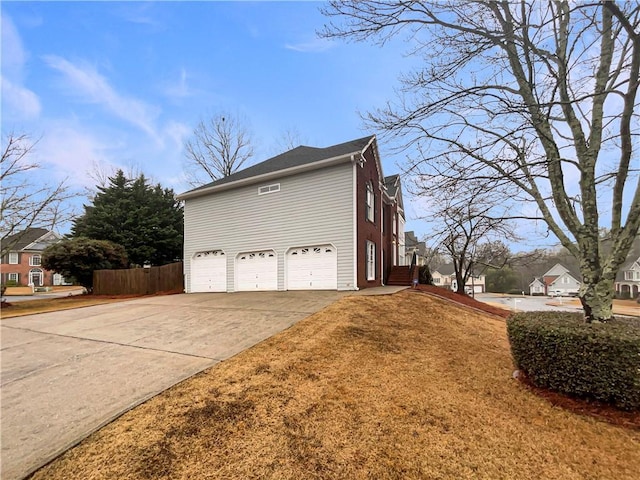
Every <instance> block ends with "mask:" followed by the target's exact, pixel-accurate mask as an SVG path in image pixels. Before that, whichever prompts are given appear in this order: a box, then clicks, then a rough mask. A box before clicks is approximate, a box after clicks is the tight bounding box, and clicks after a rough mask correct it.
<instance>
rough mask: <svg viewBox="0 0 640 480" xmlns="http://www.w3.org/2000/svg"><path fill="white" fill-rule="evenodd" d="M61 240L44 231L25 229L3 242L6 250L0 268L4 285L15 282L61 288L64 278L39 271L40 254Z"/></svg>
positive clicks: (42, 270)
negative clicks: (7, 248)
mask: <svg viewBox="0 0 640 480" xmlns="http://www.w3.org/2000/svg"><path fill="white" fill-rule="evenodd" d="M60 240H61V237H60V236H59V235H58V234H57V233H55V232H53V231H51V230H47V229H45V228H28V229H26V230H23V231H21V232H18V233H15V234H13V235H9V236H7V237H5V238H3V239H2V243H3V244H4V245H8V246H9V251H8V252H7V253H6V254H5V255H3V256H2V264H1V265H0V272H1V277H0V280H1V281H2V284H3V285H6V284H7V282H16V284H17V285H33V286H34V287H42V286H50V285H60V284H62V283H63V282H64V279H63V278H62V277H61V276H60V275H56V274H54V272H51V271H49V270H45V269H44V268H42V251H43V250H44V249H45V248H47V247H48V246H49V245H52V244H54V243H57V242H59V241H60Z"/></svg>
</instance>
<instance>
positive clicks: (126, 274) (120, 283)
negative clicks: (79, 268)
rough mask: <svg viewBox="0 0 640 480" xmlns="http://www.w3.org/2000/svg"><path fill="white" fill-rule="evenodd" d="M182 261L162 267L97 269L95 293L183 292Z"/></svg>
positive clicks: (143, 293)
mask: <svg viewBox="0 0 640 480" xmlns="http://www.w3.org/2000/svg"><path fill="white" fill-rule="evenodd" d="M183 291H184V275H183V273H182V262H176V263H170V264H168V265H163V266H162V267H150V268H130V269H126V270H95V271H94V272H93V293H94V294H95V295H150V294H153V293H158V292H183Z"/></svg>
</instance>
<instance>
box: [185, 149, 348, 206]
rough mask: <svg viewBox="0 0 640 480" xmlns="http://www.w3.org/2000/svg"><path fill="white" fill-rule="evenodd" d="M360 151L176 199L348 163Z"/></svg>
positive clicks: (194, 191) (204, 189) (200, 190)
mask: <svg viewBox="0 0 640 480" xmlns="http://www.w3.org/2000/svg"><path fill="white" fill-rule="evenodd" d="M356 153H358V152H357V151H356V152H352V153H346V154H344V155H339V156H337V157H331V158H327V159H326V160H319V161H317V162H313V163H307V164H305V165H297V166H295V167H290V168H285V169H283V170H276V171H275V172H269V173H264V174H262V175H255V176H252V177H249V178H243V179H240V180H236V181H233V182H228V183H223V184H221V185H212V186H210V187H207V188H202V189H199V190H192V191H189V192H185V193H181V194H180V195H176V199H178V200H187V199H189V198H196V197H200V196H202V195H208V194H210V193H217V192H222V191H225V190H231V189H233V188H238V187H241V186H243V185H251V184H253V183H261V182H265V181H267V180H270V179H272V178H281V177H286V176H289V175H294V174H297V173H302V172H307V171H313V170H319V169H321V168H325V167H329V166H332V165H337V164H339V163H343V162H344V163H346V161H352V160H353V155H354V154H356Z"/></svg>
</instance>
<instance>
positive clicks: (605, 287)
mask: <svg viewBox="0 0 640 480" xmlns="http://www.w3.org/2000/svg"><path fill="white" fill-rule="evenodd" d="M613 288H614V285H613V280H609V279H601V280H599V281H597V282H590V283H587V282H586V281H585V282H583V284H582V286H581V287H580V302H582V308H583V309H584V315H585V321H586V322H587V323H591V322H603V323H604V322H608V321H609V320H613V311H612V309H613V294H614V290H613Z"/></svg>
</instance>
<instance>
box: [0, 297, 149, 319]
mask: <svg viewBox="0 0 640 480" xmlns="http://www.w3.org/2000/svg"><path fill="white" fill-rule="evenodd" d="M138 297H139V296H135V295H133V296H132V295H120V296H115V295H114V296H109V295H74V296H71V297H58V298H41V299H36V300H25V301H23V302H13V303H12V302H11V297H7V302H8V303H9V305H8V306H3V307H2V311H1V312H0V316H1V318H12V317H22V316H24V315H34V314H36V313H47V312H58V311H60V310H70V309H72V308H81V307H91V306H93V305H103V304H105V303H114V302H124V301H125V300H131V299H132V298H138Z"/></svg>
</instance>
